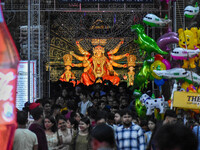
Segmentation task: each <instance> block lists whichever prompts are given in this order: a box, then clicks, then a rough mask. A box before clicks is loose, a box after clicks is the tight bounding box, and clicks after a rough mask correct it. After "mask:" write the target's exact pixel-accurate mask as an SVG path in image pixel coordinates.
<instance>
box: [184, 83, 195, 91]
mask: <svg viewBox="0 0 200 150" xmlns="http://www.w3.org/2000/svg"><path fill="white" fill-rule="evenodd" d="M186 92H191V93H197V89H196V88H195V86H194V85H193V84H190V85H189V86H188V87H187V89H186Z"/></svg>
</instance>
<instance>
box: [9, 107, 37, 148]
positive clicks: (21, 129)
mask: <svg viewBox="0 0 200 150" xmlns="http://www.w3.org/2000/svg"><path fill="white" fill-rule="evenodd" d="M27 118H28V116H27V114H26V113H25V112H23V111H18V112H17V124H18V128H17V129H16V131H15V137H14V142H13V150H37V149H38V140H37V136H36V134H35V133H33V132H31V131H30V130H28V129H26V124H27V122H28V119H27Z"/></svg>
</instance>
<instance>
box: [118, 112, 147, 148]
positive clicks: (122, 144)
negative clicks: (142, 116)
mask: <svg viewBox="0 0 200 150" xmlns="http://www.w3.org/2000/svg"><path fill="white" fill-rule="evenodd" d="M132 115H133V113H132V112H131V111H130V110H128V109H125V110H123V111H122V112H121V117H122V125H121V126H119V127H117V129H116V131H115V138H116V142H117V147H118V149H120V150H122V149H126V150H132V149H137V150H144V149H145V140H144V133H143V131H142V128H141V127H140V126H138V125H136V124H134V123H132V118H133V116H132ZM132 137H134V138H132Z"/></svg>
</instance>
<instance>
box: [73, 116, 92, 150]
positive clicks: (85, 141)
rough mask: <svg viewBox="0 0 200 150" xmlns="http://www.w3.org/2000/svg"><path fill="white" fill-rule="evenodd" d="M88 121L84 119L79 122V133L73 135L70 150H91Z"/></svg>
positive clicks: (86, 118)
mask: <svg viewBox="0 0 200 150" xmlns="http://www.w3.org/2000/svg"><path fill="white" fill-rule="evenodd" d="M90 130H91V125H90V119H89V118H88V117H84V118H82V119H81V120H80V123H79V131H78V132H76V133H74V135H73V139H72V142H71V145H70V150H81V149H82V150H88V149H91V145H90V141H89V137H90Z"/></svg>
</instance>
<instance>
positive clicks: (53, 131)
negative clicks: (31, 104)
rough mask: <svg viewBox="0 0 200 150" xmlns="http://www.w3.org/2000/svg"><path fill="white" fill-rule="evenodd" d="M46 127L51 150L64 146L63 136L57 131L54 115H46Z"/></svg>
mask: <svg viewBox="0 0 200 150" xmlns="http://www.w3.org/2000/svg"><path fill="white" fill-rule="evenodd" d="M44 128H45V134H46V138H47V144H48V149H49V150H55V149H59V148H61V147H62V145H61V144H62V137H61V136H59V135H58V133H57V124H56V121H55V120H54V118H53V117H45V119H44Z"/></svg>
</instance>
